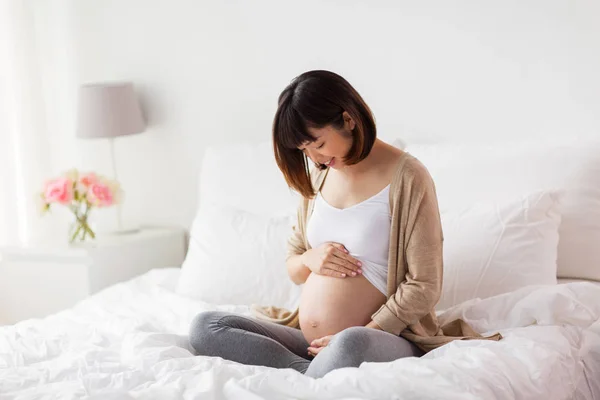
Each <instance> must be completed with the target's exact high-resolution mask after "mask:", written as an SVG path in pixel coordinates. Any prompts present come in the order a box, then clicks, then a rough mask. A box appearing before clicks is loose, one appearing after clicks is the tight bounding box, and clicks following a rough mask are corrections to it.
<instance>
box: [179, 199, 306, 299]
mask: <svg viewBox="0 0 600 400" xmlns="http://www.w3.org/2000/svg"><path fill="white" fill-rule="evenodd" d="M292 223H293V218H292V216H287V217H285V216H284V217H272V218H269V217H263V216H260V215H257V214H251V213H248V212H246V211H242V210H238V209H234V208H231V207H228V206H223V205H217V204H214V203H210V202H205V203H203V205H202V207H201V208H200V211H199V213H198V216H197V217H196V220H195V221H194V227H193V229H192V230H193V232H194V235H193V236H192V237H191V238H190V245H189V249H188V254H187V256H186V259H185V261H184V263H183V265H182V271H181V274H180V278H179V284H178V286H177V292H178V293H179V294H183V295H187V296H190V297H194V298H197V299H199V300H203V301H206V302H209V303H213V304H248V305H249V304H252V303H257V304H262V305H277V306H285V307H290V308H293V306H294V305H296V304H297V302H298V300H299V295H300V287H299V286H297V285H295V284H294V283H293V282H292V281H291V279H290V278H289V276H288V274H287V269H286V266H285V255H286V240H287V237H288V236H289V235H290V232H291V230H292V228H291V227H292Z"/></svg>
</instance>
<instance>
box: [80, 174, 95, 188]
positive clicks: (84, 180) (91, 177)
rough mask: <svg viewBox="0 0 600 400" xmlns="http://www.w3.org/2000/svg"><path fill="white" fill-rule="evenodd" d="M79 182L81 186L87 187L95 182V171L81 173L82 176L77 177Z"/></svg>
mask: <svg viewBox="0 0 600 400" xmlns="http://www.w3.org/2000/svg"><path fill="white" fill-rule="evenodd" d="M79 182H80V183H81V184H82V185H83V186H86V187H89V186H91V185H92V184H93V183H96V182H98V177H97V176H96V174H95V173H93V172H90V173H87V174H85V175H82V176H81V177H80V178H79Z"/></svg>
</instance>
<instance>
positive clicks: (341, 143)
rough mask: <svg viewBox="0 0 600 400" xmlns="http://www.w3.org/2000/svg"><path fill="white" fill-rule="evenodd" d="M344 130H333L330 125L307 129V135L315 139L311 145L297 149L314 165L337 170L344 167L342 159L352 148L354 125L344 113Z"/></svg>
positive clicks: (304, 145)
mask: <svg viewBox="0 0 600 400" xmlns="http://www.w3.org/2000/svg"><path fill="white" fill-rule="evenodd" d="M343 115H344V128H343V129H342V130H338V129H335V128H334V127H332V126H331V125H328V126H326V127H324V128H320V129H313V128H308V131H309V133H310V134H311V135H312V136H313V137H315V138H316V140H315V141H314V142H312V143H310V142H306V143H303V144H302V146H300V147H298V148H299V149H300V150H302V151H303V152H304V154H306V155H307V156H308V158H310V159H311V160H312V162H314V163H316V164H324V165H326V166H328V167H331V168H334V169H339V168H342V167H343V166H344V161H343V159H344V157H346V155H347V154H348V152H349V151H350V148H351V147H352V130H353V129H354V126H355V123H354V121H353V120H352V118H351V117H350V115H349V114H348V113H347V112H346V111H344V114H343Z"/></svg>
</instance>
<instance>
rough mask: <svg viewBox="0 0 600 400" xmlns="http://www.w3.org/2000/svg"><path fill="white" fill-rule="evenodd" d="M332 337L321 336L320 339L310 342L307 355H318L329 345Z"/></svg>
mask: <svg viewBox="0 0 600 400" xmlns="http://www.w3.org/2000/svg"><path fill="white" fill-rule="evenodd" d="M332 337H333V335H327V336H323V337H322V338H321V339H315V340H313V341H312V342H310V346H309V347H308V354H309V355H311V356H316V355H317V354H319V352H320V351H321V350H323V349H324V348H325V347H327V345H328V344H329V341H330V340H331V338H332Z"/></svg>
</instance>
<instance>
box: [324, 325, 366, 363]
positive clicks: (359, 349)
mask: <svg viewBox="0 0 600 400" xmlns="http://www.w3.org/2000/svg"><path fill="white" fill-rule="evenodd" d="M370 329H371V328H366V327H364V326H352V327H350V328H346V329H344V330H343V331H341V332H338V333H337V334H335V335H334V336H333V337H332V338H331V341H330V342H329V344H328V345H327V347H330V350H332V353H335V354H336V356H337V357H343V358H345V359H346V360H345V362H346V363H350V364H355V363H357V362H358V363H360V362H361V358H362V355H363V354H364V352H365V351H366V350H367V348H368V347H369V337H368V335H367V334H368V332H369V330H370Z"/></svg>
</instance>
